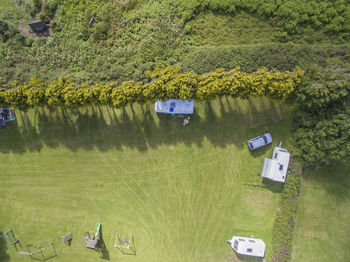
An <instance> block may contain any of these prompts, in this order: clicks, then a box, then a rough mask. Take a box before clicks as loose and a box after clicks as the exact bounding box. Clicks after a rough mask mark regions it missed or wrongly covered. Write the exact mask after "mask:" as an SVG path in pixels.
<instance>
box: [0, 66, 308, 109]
mask: <svg viewBox="0 0 350 262" xmlns="http://www.w3.org/2000/svg"><path fill="white" fill-rule="evenodd" d="M302 75H303V71H302V70H301V69H300V68H296V69H295V70H294V72H289V71H285V72H280V71H278V70H271V71H269V70H268V69H267V68H261V69H259V70H257V71H255V72H253V73H245V72H241V71H240V70H239V68H234V69H232V70H230V71H225V70H224V69H218V70H216V71H214V72H210V73H206V74H202V75H199V74H196V73H194V72H181V71H180V68H178V67H173V66H168V67H164V68H157V69H155V70H153V71H148V72H147V73H146V76H147V79H145V81H143V82H135V81H124V82H121V83H118V82H113V81H112V82H106V83H104V82H102V83H95V84H91V83H89V82H83V83H76V82H75V81H74V80H73V79H67V78H64V77H62V78H60V79H58V80H54V81H52V82H44V81H42V80H41V79H40V78H39V77H37V76H34V77H32V78H31V79H30V81H29V82H26V83H23V84H20V83H18V82H16V81H14V82H12V83H10V84H7V85H5V86H4V87H2V88H0V105H6V106H14V107H26V106H44V105H50V106H61V105H65V106H69V107H74V106H84V105H90V104H109V105H113V106H115V107H122V106H125V105H127V104H128V103H133V102H138V103H145V102H147V101H155V100H157V99H163V100H165V99H169V98H178V99H184V100H185V99H187V100H189V99H197V100H209V99H212V98H214V97H216V96H223V95H228V96H232V97H241V98H249V97H257V96H269V97H271V98H274V99H280V100H283V99H285V98H287V96H288V95H289V94H290V93H291V92H293V90H294V88H295V87H296V86H297V85H298V84H299V83H300V78H301V77H302Z"/></svg>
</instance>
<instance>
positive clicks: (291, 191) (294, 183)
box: [272, 162, 302, 262]
mask: <svg viewBox="0 0 350 262" xmlns="http://www.w3.org/2000/svg"><path fill="white" fill-rule="evenodd" d="M289 170H290V171H291V173H290V174H289V175H288V177H287V180H286V182H285V184H284V189H283V192H282V193H281V200H280V204H279V209H278V212H277V215H276V218H275V222H274V225H273V230H272V251H273V255H272V261H273V262H288V261H290V260H291V251H292V238H293V229H294V225H295V217H296V212H297V205H298V196H299V192H300V181H301V173H302V168H301V165H300V164H297V163H296V162H291V163H290V165H289Z"/></svg>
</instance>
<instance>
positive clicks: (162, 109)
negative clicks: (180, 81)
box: [154, 99, 194, 115]
mask: <svg viewBox="0 0 350 262" xmlns="http://www.w3.org/2000/svg"><path fill="white" fill-rule="evenodd" d="M154 109H155V111H156V112H157V113H161V114H171V115H176V114H185V115H191V114H193V111H194V101H193V99H192V100H190V101H188V100H181V99H169V100H167V101H161V100H158V101H157V102H156V103H155V104H154Z"/></svg>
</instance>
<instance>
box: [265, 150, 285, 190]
mask: <svg viewBox="0 0 350 262" xmlns="http://www.w3.org/2000/svg"><path fill="white" fill-rule="evenodd" d="M289 158H290V154H289V152H288V151H287V150H286V149H284V148H281V147H275V148H274V150H273V154H272V159H270V158H265V161H264V166H263V170H262V172H261V176H262V177H266V178H268V179H271V180H272V181H276V182H282V183H284V182H285V180H286V177H287V171H288V165H289Z"/></svg>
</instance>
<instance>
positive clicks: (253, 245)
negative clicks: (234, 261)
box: [227, 236, 266, 257]
mask: <svg viewBox="0 0 350 262" xmlns="http://www.w3.org/2000/svg"><path fill="white" fill-rule="evenodd" d="M227 242H228V243H229V244H230V245H231V247H232V249H233V251H235V252H237V253H238V254H240V255H244V256H253V257H264V256H265V248H266V245H265V242H264V241H263V240H261V239H258V238H252V237H251V238H250V237H239V236H233V237H232V239H230V240H227Z"/></svg>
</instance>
